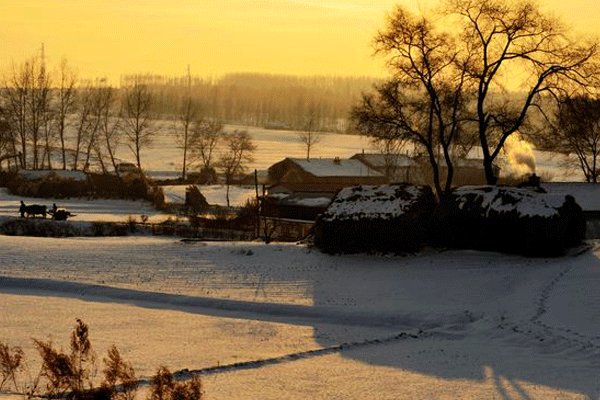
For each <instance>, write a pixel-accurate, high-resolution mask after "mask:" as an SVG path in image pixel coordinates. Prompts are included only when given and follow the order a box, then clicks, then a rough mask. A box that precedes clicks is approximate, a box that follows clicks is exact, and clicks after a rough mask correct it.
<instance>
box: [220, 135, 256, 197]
mask: <svg viewBox="0 0 600 400" xmlns="http://www.w3.org/2000/svg"><path fill="white" fill-rule="evenodd" d="M224 140H225V143H226V150H225V152H224V153H223V154H222V155H221V157H220V159H219V162H218V167H219V168H220V169H221V171H222V172H223V175H224V176H225V185H226V186H227V193H226V198H227V207H229V186H230V185H231V183H232V182H233V179H234V178H235V177H236V176H238V175H240V174H242V173H243V172H244V171H245V170H246V168H247V166H246V164H247V163H249V162H252V160H253V158H252V155H251V153H252V152H253V151H254V150H256V146H255V145H254V144H253V143H252V137H251V136H250V134H249V133H248V132H247V131H239V130H235V131H233V132H232V133H226V134H224Z"/></svg>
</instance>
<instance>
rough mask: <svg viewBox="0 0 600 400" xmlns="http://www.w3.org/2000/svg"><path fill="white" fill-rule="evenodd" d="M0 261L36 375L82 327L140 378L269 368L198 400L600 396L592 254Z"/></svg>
mask: <svg viewBox="0 0 600 400" xmlns="http://www.w3.org/2000/svg"><path fill="white" fill-rule="evenodd" d="M0 249H1V251H0V293H1V294H0V302H1V303H0V304H2V307H0V321H2V324H0V339H1V340H4V341H7V342H8V343H9V344H10V345H18V346H22V347H23V348H24V349H25V351H26V353H27V355H28V356H30V358H32V361H30V367H32V365H33V364H34V362H35V361H34V359H35V351H34V348H33V345H32V341H31V338H38V339H47V338H48V337H50V338H51V339H52V340H53V342H54V343H55V344H57V345H59V346H62V347H66V346H67V343H68V342H67V338H68V335H69V332H70V330H71V329H72V327H73V325H74V322H75V319H76V318H82V319H83V320H84V321H85V322H86V323H88V324H89V325H90V328H91V336H92V341H93V344H94V346H95V351H96V353H97V354H98V356H99V358H101V357H102V356H103V353H105V351H106V349H107V348H108V347H109V346H110V345H111V344H116V345H117V346H118V348H119V349H121V351H122V353H123V354H124V356H125V357H126V358H127V359H129V360H131V361H132V362H133V365H134V367H135V368H136V370H137V372H138V374H140V375H142V376H148V375H150V374H152V373H153V372H154V371H155V370H156V368H157V367H158V366H159V365H166V366H168V367H169V368H170V369H171V370H181V369H185V368H187V369H190V370H200V369H204V368H209V367H214V366H217V365H220V366H223V365H227V364H232V363H238V362H245V361H259V360H266V359H270V360H269V361H268V362H264V361H263V362H256V363H251V364H249V365H247V366H246V367H245V368H230V369H223V370H220V371H217V372H216V373H212V374H207V375H204V376H203V383H204V388H205V391H206V398H208V399H256V398H262V399H281V398H288V399H306V398H311V399H331V398H338V399H359V398H373V399H397V398H409V399H415V398H417V399H419V398H422V399H429V398H471V399H491V398H498V399H502V398H511V399H513V398H524V399H546V398H567V399H571V398H573V399H575V398H581V399H584V398H590V399H597V398H598V396H599V395H600V379H598V371H599V370H598V367H599V365H600V291H599V290H598V287H600V259H599V257H600V250H595V251H590V252H587V253H584V254H581V255H577V256H575V255H572V256H569V257H564V258H557V259H527V258H523V257H517V256H508V255H500V254H495V253H480V252H472V251H451V252H438V251H433V250H428V251H424V252H423V253H421V254H418V255H413V256H408V257H396V256H367V255H353V256H330V255H325V254H321V253H319V252H317V251H314V250H311V249H308V248H306V247H304V246H300V245H295V244H271V245H264V244H262V243H257V242H256V243H241V242H234V243H214V242H213V243H209V242H207V243H182V242H180V241H178V240H175V239H172V238H170V239H164V238H149V237H129V238H100V239H91V238H85V239H82V238H78V239H46V238H25V237H0ZM25 249H27V250H25ZM403 333H404V334H403ZM340 344H344V345H343V346H341V347H340V346H339V345H340ZM319 350H322V351H319ZM298 353H301V354H299V355H298V357H294V356H293V355H295V354H298ZM290 355H292V357H289V356H290ZM32 368H33V367H32Z"/></svg>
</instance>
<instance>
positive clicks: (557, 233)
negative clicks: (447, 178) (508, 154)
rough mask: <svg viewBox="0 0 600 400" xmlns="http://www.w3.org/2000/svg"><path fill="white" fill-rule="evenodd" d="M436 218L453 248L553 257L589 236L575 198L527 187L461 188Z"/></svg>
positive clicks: (438, 234) (442, 239)
mask: <svg viewBox="0 0 600 400" xmlns="http://www.w3.org/2000/svg"><path fill="white" fill-rule="evenodd" d="M433 220H434V222H433V224H432V226H435V227H436V229H435V230H434V231H432V234H433V235H434V236H435V238H436V239H437V241H438V243H440V244H443V245H447V246H449V247H458V248H471V249H480V250H493V251H503V252H508V253H517V254H525V255H535V256H555V255H560V254H563V253H564V252H565V250H566V249H567V248H569V247H571V246H573V245H576V244H578V243H580V242H581V240H583V239H584V238H585V224H586V223H585V218H584V216H583V213H582V210H581V207H579V205H577V203H576V202H575V199H574V198H573V197H572V196H568V195H567V196H556V195H551V194H546V193H539V192H535V191H532V190H528V189H524V188H514V187H497V186H470V187H469V186H467V187H462V188H458V189H456V190H455V191H454V192H453V193H452V194H451V195H450V196H449V197H448V198H447V199H445V201H443V202H442V204H440V207H439V208H438V210H437V211H436V213H435V215H434V218H433Z"/></svg>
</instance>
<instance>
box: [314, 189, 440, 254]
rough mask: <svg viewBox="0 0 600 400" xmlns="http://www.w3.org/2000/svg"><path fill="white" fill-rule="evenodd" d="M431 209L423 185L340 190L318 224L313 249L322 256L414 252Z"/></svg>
mask: <svg viewBox="0 0 600 400" xmlns="http://www.w3.org/2000/svg"><path fill="white" fill-rule="evenodd" d="M435 205H436V202H435V197H434V195H433V192H432V191H431V188H429V187H428V186H416V185H409V184H396V185H384V186H372V185H363V186H354V187H348V188H344V189H342V190H340V191H339V192H338V193H337V195H336V196H335V197H334V198H333V200H332V201H331V203H330V204H329V207H328V208H327V210H326V211H325V213H323V214H322V215H321V216H320V217H319V218H318V219H317V222H316V223H315V226H314V229H313V231H314V239H315V245H316V246H317V247H319V248H320V249H321V250H322V251H324V252H326V253H358V252H394V253H400V252H407V251H415V250H418V249H419V248H420V247H421V246H422V245H423V243H424V241H425V239H426V234H427V228H428V225H429V218H430V216H431V214H432V212H433V210H434V208H435Z"/></svg>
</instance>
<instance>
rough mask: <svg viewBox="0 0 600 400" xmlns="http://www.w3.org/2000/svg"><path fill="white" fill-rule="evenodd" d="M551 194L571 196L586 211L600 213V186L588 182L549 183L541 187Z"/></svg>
mask: <svg viewBox="0 0 600 400" xmlns="http://www.w3.org/2000/svg"><path fill="white" fill-rule="evenodd" d="M540 186H541V187H542V188H543V189H544V190H546V191H547V192H548V193H550V194H556V195H562V196H565V195H567V194H570V195H571V196H573V197H574V198H575V201H576V202H577V204H579V205H580V206H581V208H582V209H583V210H584V211H600V184H598V183H586V182H547V183H542V184H541V185H540Z"/></svg>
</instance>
